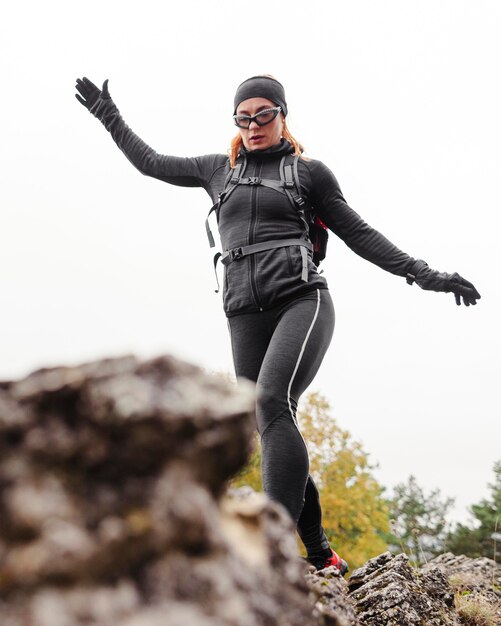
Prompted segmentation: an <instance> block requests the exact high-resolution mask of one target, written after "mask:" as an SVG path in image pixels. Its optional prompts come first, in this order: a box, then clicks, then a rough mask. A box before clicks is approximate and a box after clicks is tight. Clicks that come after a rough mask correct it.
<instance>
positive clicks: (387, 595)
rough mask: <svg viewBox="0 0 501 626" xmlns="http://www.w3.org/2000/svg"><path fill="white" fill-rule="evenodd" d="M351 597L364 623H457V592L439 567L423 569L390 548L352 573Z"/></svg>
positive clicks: (372, 625) (383, 625)
mask: <svg viewBox="0 0 501 626" xmlns="http://www.w3.org/2000/svg"><path fill="white" fill-rule="evenodd" d="M348 587H349V592H350V598H351V600H352V601H353V602H354V603H355V608H356V611H357V614H358V617H359V619H360V621H361V622H362V624H367V625H370V626H418V625H419V626H455V625H456V624H459V622H458V619H457V615H456V612H455V609H454V593H453V591H452V589H451V587H450V585H449V583H448V581H447V578H446V576H445V575H444V574H443V573H442V572H441V571H440V570H439V569H438V568H430V569H429V571H428V572H426V573H424V572H421V571H419V570H416V569H415V568H413V567H411V565H409V560H408V558H407V556H406V555H405V554H399V555H397V556H394V555H392V554H390V553H389V552H385V553H384V554H381V555H379V556H378V557H376V558H374V559H371V560H370V561H368V562H367V563H366V564H365V565H364V566H363V567H361V568H359V569H357V570H355V571H354V572H353V574H352V575H351V577H350V580H349V583H348Z"/></svg>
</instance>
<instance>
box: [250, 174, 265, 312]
mask: <svg viewBox="0 0 501 626" xmlns="http://www.w3.org/2000/svg"><path fill="white" fill-rule="evenodd" d="M257 169H258V166H257V164H256V165H254V176H261V171H262V169H263V166H262V164H260V165H259V171H257ZM257 190H258V186H257V185H256V186H253V187H252V191H251V222H250V234H249V244H253V243H255V236H256V226H257ZM250 272H251V288H252V295H253V297H254V301H255V303H256V306H257V308H258V309H259V310H260V311H262V310H263V307H262V306H261V301H260V299H259V295H258V290H257V263H256V255H255V254H251V255H250Z"/></svg>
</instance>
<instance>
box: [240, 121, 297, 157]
mask: <svg viewBox="0 0 501 626" xmlns="http://www.w3.org/2000/svg"><path fill="white" fill-rule="evenodd" d="M282 137H283V138H284V139H287V141H288V142H289V143H290V144H291V145H292V146H293V148H294V154H295V155H297V156H300V157H302V158H303V159H304V158H306V157H304V156H303V149H302V147H301V144H300V143H299V141H298V140H297V139H295V138H294V137H293V136H292V135H291V133H290V131H289V129H288V128H287V122H286V121H285V118H284V125H283V129H282ZM242 146H243V141H242V137H241V136H240V133H238V135H236V136H235V137H233V139H232V140H231V144H230V149H229V150H228V155H229V157H230V167H235V164H236V162H237V157H238V153H239V152H240V150H241V149H242Z"/></svg>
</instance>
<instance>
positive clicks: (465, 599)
mask: <svg viewBox="0 0 501 626" xmlns="http://www.w3.org/2000/svg"><path fill="white" fill-rule="evenodd" d="M433 570H435V571H436V570H439V571H440V572H441V573H442V574H443V575H444V576H445V577H446V578H447V580H448V582H449V584H450V586H451V588H452V590H453V591H454V592H456V608H457V610H458V612H459V614H462V613H467V612H468V609H470V610H471V607H472V605H475V604H476V605H477V606H478V608H479V610H480V611H481V612H482V613H484V614H485V615H489V616H491V619H492V620H493V623H495V624H501V567H500V566H499V565H498V564H497V563H496V562H495V561H494V560H493V559H488V558H485V557H482V558H477V559H472V558H469V557H466V556H457V555H454V554H451V553H450V552H448V553H445V554H441V555H440V556H438V557H436V558H435V559H433V560H432V561H431V562H430V563H429V564H428V565H426V566H424V567H423V571H425V572H428V573H429V572H430V571H433Z"/></svg>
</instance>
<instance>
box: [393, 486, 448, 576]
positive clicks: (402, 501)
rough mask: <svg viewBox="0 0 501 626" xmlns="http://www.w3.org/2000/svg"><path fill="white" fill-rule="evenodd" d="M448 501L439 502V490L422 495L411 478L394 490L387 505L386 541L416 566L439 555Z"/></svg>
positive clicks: (440, 498) (440, 499)
mask: <svg viewBox="0 0 501 626" xmlns="http://www.w3.org/2000/svg"><path fill="white" fill-rule="evenodd" d="M453 503H454V500H453V499H452V498H445V499H442V496H441V494H440V490H438V489H434V490H433V491H431V492H430V493H429V494H426V493H425V492H424V491H423V489H422V488H421V487H420V486H419V485H418V484H417V481H416V478H415V477H414V476H409V478H408V480H407V482H406V483H399V484H398V485H397V486H396V487H395V488H394V495H393V498H392V499H391V500H389V501H388V505H389V508H390V514H391V517H392V521H391V529H392V532H391V534H390V535H389V536H388V539H389V541H390V542H391V543H392V544H394V545H395V546H400V548H401V549H402V550H403V551H404V552H405V553H406V554H407V555H408V556H409V557H410V558H411V560H412V561H414V563H415V564H416V565H420V564H422V563H423V562H424V561H426V560H427V559H428V558H430V557H432V556H434V555H436V554H438V553H440V552H442V551H443V547H444V542H445V539H446V534H447V533H446V526H447V520H446V515H447V512H448V511H449V509H450V507H451V506H452V505H453Z"/></svg>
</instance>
